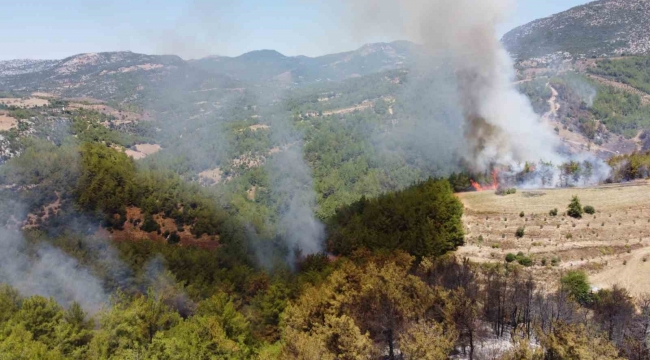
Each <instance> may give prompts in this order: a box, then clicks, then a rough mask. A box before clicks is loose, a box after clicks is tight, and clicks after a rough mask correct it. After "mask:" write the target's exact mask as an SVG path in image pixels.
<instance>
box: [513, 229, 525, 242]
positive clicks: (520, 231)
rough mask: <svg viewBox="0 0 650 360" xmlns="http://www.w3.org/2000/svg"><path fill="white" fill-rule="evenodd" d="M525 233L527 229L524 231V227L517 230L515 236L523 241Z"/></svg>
mask: <svg viewBox="0 0 650 360" xmlns="http://www.w3.org/2000/svg"><path fill="white" fill-rule="evenodd" d="M525 232H526V229H524V228H523V227H519V228H517V231H516V232H515V236H516V237H517V238H519V239H521V238H522V237H524V233H525Z"/></svg>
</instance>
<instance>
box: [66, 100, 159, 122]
mask: <svg viewBox="0 0 650 360" xmlns="http://www.w3.org/2000/svg"><path fill="white" fill-rule="evenodd" d="M69 107H70V108H72V109H85V110H92V111H97V112H100V113H102V114H105V115H109V116H113V117H115V120H113V121H112V123H113V124H115V125H122V124H129V123H134V122H138V121H141V120H143V119H144V118H145V117H146V114H145V115H141V114H138V113H134V112H130V111H125V110H118V109H115V108H112V107H110V106H108V105H105V104H79V103H71V104H70V105H69ZM104 125H105V126H108V124H104Z"/></svg>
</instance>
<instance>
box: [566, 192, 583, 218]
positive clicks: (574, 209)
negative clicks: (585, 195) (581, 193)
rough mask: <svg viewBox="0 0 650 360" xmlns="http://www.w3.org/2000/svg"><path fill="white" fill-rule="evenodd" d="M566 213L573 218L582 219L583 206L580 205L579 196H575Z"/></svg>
mask: <svg viewBox="0 0 650 360" xmlns="http://www.w3.org/2000/svg"><path fill="white" fill-rule="evenodd" d="M566 213H567V215H569V216H571V217H572V218H576V219H580V218H582V205H580V199H579V198H578V197H577V196H574V197H573V198H572V199H571V203H569V207H568V209H567V212H566Z"/></svg>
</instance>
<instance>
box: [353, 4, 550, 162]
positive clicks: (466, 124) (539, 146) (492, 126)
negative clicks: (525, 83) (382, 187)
mask: <svg viewBox="0 0 650 360" xmlns="http://www.w3.org/2000/svg"><path fill="white" fill-rule="evenodd" d="M350 6H351V7H352V13H353V14H354V15H353V19H351V20H352V21H353V22H354V25H353V27H354V29H355V31H357V33H358V35H364V36H368V35H371V36H391V37H395V36H406V37H408V38H409V39H411V40H414V41H416V42H418V43H419V44H421V45H422V46H423V48H424V52H425V56H423V58H422V59H421V62H420V64H418V65H419V67H421V68H429V69H437V70H436V71H439V70H442V69H445V71H450V72H452V73H453V76H452V79H451V81H446V82H445V83H444V84H440V86H445V87H451V88H452V90H453V91H455V92H456V94H455V98H456V99H457V101H456V102H455V103H453V104H447V105H446V106H449V107H456V108H457V109H455V110H456V112H457V113H459V114H461V116H459V117H458V121H459V122H460V124H459V126H460V127H461V129H462V131H461V132H460V133H462V134H463V141H462V142H460V143H461V144H460V146H459V147H458V148H457V149H456V150H457V152H458V153H459V155H460V156H462V157H463V158H464V159H465V160H466V161H467V163H468V164H469V165H470V166H471V167H472V168H473V170H475V171H485V170H487V169H488V168H489V167H490V166H491V165H493V164H498V165H507V166H510V165H516V164H517V163H521V162H524V161H539V160H544V161H551V162H553V163H560V162H562V157H561V156H560V155H559V154H558V153H557V148H558V146H559V141H558V138H557V137H556V136H555V135H554V134H553V133H552V131H551V130H550V129H547V128H546V127H544V126H543V124H542V123H541V122H540V121H539V117H538V116H537V115H536V114H535V113H534V111H533V109H532V107H531V105H530V102H529V101H528V99H527V98H525V96H524V95H522V94H520V93H519V92H517V90H516V88H515V86H514V84H513V79H514V75H515V74H514V69H513V64H512V60H511V59H510V58H509V56H508V54H507V52H506V51H505V49H504V48H503V46H502V45H501V43H500V42H499V40H498V39H497V36H496V27H497V25H498V24H499V23H500V22H501V21H502V20H503V19H504V18H505V16H506V15H507V14H508V11H509V9H511V8H512V7H513V6H514V4H513V1H511V0H482V1H475V0H434V1H426V0H402V1H398V0H381V1H373V0H354V1H351V2H350ZM369 32H370V33H369ZM447 91H448V89H447ZM431 96H436V94H434V93H432V94H431ZM445 112H446V113H453V112H454V111H449V110H447V111H445ZM427 121H447V120H441V119H427ZM431 141H432V142H436V141H443V142H449V143H451V144H457V143H459V142H457V141H453V140H450V139H446V138H444V137H443V136H440V137H438V138H433V139H431Z"/></svg>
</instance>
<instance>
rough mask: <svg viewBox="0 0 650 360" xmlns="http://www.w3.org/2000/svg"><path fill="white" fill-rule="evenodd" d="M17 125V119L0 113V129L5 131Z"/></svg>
mask: <svg viewBox="0 0 650 360" xmlns="http://www.w3.org/2000/svg"><path fill="white" fill-rule="evenodd" d="M16 125H18V120H16V119H14V118H12V117H11V116H8V115H7V114H0V131H7V130H9V129H11V128H14V127H16Z"/></svg>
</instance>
